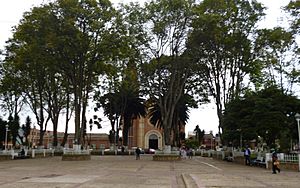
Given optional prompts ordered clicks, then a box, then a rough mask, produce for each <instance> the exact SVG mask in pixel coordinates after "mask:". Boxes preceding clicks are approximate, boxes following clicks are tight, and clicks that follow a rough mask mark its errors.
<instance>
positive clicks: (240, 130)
mask: <svg viewBox="0 0 300 188" xmlns="http://www.w3.org/2000/svg"><path fill="white" fill-rule="evenodd" d="M237 131H238V132H240V149H242V147H243V135H242V129H237Z"/></svg>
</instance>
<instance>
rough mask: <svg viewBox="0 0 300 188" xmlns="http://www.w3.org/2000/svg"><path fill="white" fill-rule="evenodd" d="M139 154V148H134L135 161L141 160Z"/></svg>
mask: <svg viewBox="0 0 300 188" xmlns="http://www.w3.org/2000/svg"><path fill="white" fill-rule="evenodd" d="M140 154H141V150H140V148H138V147H137V148H136V149H135V156H136V160H140V159H141V158H140Z"/></svg>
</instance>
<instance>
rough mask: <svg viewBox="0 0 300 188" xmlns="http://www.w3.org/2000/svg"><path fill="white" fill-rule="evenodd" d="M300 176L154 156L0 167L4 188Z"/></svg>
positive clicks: (253, 181) (265, 182)
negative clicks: (157, 159)
mask: <svg viewBox="0 0 300 188" xmlns="http://www.w3.org/2000/svg"><path fill="white" fill-rule="evenodd" d="M299 184H300V173H298V172H292V171H286V172H284V171H283V172H282V173H280V174H271V171H270V170H267V169H263V168H255V167H249V166H243V165H238V164H234V163H230V162H224V161H216V160H213V159H211V158H203V157H194V158H193V159H186V160H182V161H172V162H168V161H153V160H152V156H151V155H141V160H136V159H135V156H92V159H91V160H90V161H62V160H61V157H52V158H39V159H22V160H8V161H0V187H1V188H19V187H24V188H25V187H26V188H27V187H31V188H48V187H49V188H50V187H51V188H52V187H53V188H71V187H72V188H73V187H76V188H92V187H93V188H110V187H113V188H123V187H124V188H131V187H134V188H140V187H145V188H148V187H149V188H150V187H151V188H153V187H157V188H184V187H188V188H195V187H200V188H201V187H243V188H246V187H268V188H269V187H289V188H293V187H295V188H296V187H297V188H298V187H299Z"/></svg>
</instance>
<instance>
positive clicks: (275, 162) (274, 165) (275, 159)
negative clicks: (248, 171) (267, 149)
mask: <svg viewBox="0 0 300 188" xmlns="http://www.w3.org/2000/svg"><path fill="white" fill-rule="evenodd" d="M271 151H273V152H272V171H273V173H272V174H276V171H278V173H280V168H279V161H278V157H277V153H276V151H275V150H274V149H272V150H271Z"/></svg>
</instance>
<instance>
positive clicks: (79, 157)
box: [62, 153, 91, 161]
mask: <svg viewBox="0 0 300 188" xmlns="http://www.w3.org/2000/svg"><path fill="white" fill-rule="evenodd" d="M62 160H63V161H89V160H91V155H90V154H75V153H73V154H63V155H62Z"/></svg>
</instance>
